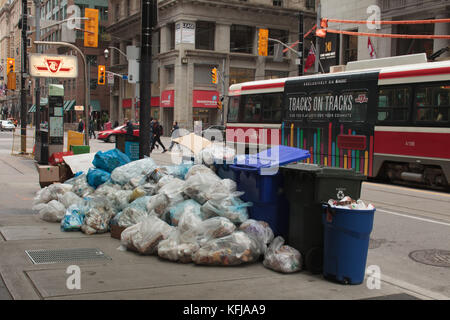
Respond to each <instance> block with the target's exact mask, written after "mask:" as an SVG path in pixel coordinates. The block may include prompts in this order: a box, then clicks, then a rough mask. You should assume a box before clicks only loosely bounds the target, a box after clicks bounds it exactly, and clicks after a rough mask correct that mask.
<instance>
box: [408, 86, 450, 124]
mask: <svg viewBox="0 0 450 320" xmlns="http://www.w3.org/2000/svg"><path fill="white" fill-rule="evenodd" d="M415 98H416V99H415V105H416V121H418V122H438V123H441V122H449V118H450V86H444V85H434V86H420V87H417V89H416V97H415Z"/></svg>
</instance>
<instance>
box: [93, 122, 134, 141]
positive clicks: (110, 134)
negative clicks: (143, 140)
mask: <svg viewBox="0 0 450 320" xmlns="http://www.w3.org/2000/svg"><path fill="white" fill-rule="evenodd" d="M136 129H139V125H138V124H136V123H134V124H133V130H136ZM126 133H127V128H126V126H125V125H121V126H118V127H116V128H114V129H111V130H103V131H100V132H99V133H98V135H97V139H98V140H102V141H104V142H111V143H115V142H116V137H117V136H118V135H121V134H126Z"/></svg>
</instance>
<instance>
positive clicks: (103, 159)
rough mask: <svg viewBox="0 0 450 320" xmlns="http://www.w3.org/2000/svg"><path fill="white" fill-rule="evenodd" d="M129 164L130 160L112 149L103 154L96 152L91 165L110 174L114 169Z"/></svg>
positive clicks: (117, 150)
mask: <svg viewBox="0 0 450 320" xmlns="http://www.w3.org/2000/svg"><path fill="white" fill-rule="evenodd" d="M129 162H131V160H130V158H129V157H128V156H127V155H126V154H125V153H123V152H121V151H120V150H119V149H112V150H108V151H105V152H101V151H99V152H97V153H96V154H95V156H94V161H92V164H93V165H94V166H95V167H96V168H98V169H102V170H105V171H108V172H109V173H111V172H112V171H113V170H114V169H115V168H117V167H120V166H123V165H124V164H127V163H129Z"/></svg>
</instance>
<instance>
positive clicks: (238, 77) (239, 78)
mask: <svg viewBox="0 0 450 320" xmlns="http://www.w3.org/2000/svg"><path fill="white" fill-rule="evenodd" d="M254 80H255V70H254V69H244V68H230V85H232V84H235V83H242V82H247V81H254Z"/></svg>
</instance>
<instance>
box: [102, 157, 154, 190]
mask: <svg viewBox="0 0 450 320" xmlns="http://www.w3.org/2000/svg"><path fill="white" fill-rule="evenodd" d="M157 167H158V166H157V165H156V163H155V161H153V159H152V158H144V159H141V160H136V161H133V162H130V163H128V164H126V165H123V166H121V167H118V168H116V169H114V171H113V172H112V173H111V179H112V180H113V181H114V182H115V183H118V184H120V185H125V184H127V183H129V182H130V180H131V179H133V178H137V177H144V176H145V175H146V174H148V173H150V172H152V171H153V170H154V169H156V168H157ZM143 181H145V180H143Z"/></svg>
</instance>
